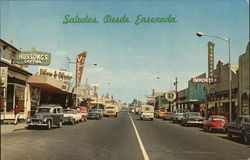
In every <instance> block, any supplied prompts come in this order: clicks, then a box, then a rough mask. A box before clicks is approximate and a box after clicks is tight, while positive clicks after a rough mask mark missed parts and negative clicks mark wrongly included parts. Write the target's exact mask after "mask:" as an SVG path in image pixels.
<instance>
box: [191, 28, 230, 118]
mask: <svg viewBox="0 0 250 160" xmlns="http://www.w3.org/2000/svg"><path fill="white" fill-rule="evenodd" d="M196 35H197V36H198V37H202V36H207V37H213V38H218V39H221V40H223V41H226V42H228V57H229V119H230V121H232V73H231V55H230V43H231V40H230V38H225V37H220V36H216V35H207V34H204V33H202V32H197V33H196Z"/></svg>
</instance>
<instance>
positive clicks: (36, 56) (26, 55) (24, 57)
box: [15, 47, 51, 66]
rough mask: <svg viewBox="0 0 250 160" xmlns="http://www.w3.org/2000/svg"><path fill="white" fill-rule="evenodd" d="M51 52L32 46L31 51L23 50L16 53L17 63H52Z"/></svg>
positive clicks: (45, 64) (43, 64) (44, 64)
mask: <svg viewBox="0 0 250 160" xmlns="http://www.w3.org/2000/svg"><path fill="white" fill-rule="evenodd" d="M50 59H51V55H50V53H46V52H40V51H37V50H36V49H35V47H33V48H32V50H31V51H23V52H20V53H18V54H17V55H16V58H15V63H16V64H19V65H42V66H47V65H49V64H50Z"/></svg>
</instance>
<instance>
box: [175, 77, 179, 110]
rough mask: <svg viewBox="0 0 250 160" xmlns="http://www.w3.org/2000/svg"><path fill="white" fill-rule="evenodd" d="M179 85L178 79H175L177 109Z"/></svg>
mask: <svg viewBox="0 0 250 160" xmlns="http://www.w3.org/2000/svg"><path fill="white" fill-rule="evenodd" d="M177 84H178V81H177V77H176V78H175V82H174V85H175V92H176V109H178V103H177V102H178V91H177V86H178V85H177Z"/></svg>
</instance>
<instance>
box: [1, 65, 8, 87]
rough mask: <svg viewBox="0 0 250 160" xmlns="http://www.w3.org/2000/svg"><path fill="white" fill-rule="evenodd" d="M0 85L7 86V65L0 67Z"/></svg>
mask: <svg viewBox="0 0 250 160" xmlns="http://www.w3.org/2000/svg"><path fill="white" fill-rule="evenodd" d="M0 75H1V78H0V86H1V87H4V88H6V87H7V78H8V67H0Z"/></svg>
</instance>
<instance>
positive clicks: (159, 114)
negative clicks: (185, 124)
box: [155, 109, 167, 118]
mask: <svg viewBox="0 0 250 160" xmlns="http://www.w3.org/2000/svg"><path fill="white" fill-rule="evenodd" d="M166 112H167V111H166V109H158V110H156V112H155V117H156V118H162V117H163V115H164V114H165V113H166Z"/></svg>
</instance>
